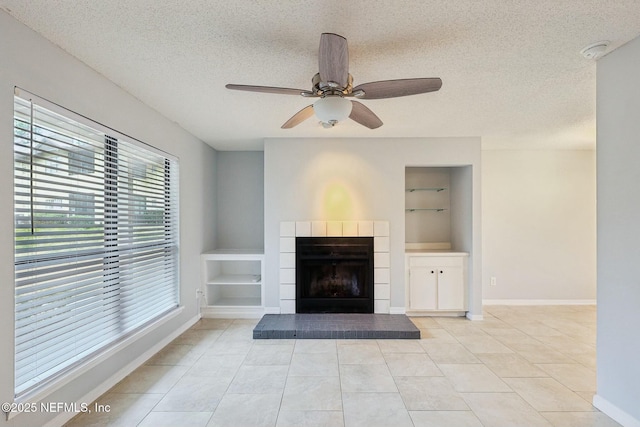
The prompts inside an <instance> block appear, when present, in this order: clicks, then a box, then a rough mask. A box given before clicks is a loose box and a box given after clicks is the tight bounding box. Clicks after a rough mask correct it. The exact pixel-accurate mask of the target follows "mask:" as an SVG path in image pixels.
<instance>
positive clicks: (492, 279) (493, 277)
mask: <svg viewBox="0 0 640 427" xmlns="http://www.w3.org/2000/svg"><path fill="white" fill-rule="evenodd" d="M490 283H491V286H495V285H496V277H495V276H491V282H490Z"/></svg>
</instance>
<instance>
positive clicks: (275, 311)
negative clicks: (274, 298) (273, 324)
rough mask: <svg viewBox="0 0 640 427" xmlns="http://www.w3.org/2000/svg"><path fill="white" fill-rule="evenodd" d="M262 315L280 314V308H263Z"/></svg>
mask: <svg viewBox="0 0 640 427" xmlns="http://www.w3.org/2000/svg"><path fill="white" fill-rule="evenodd" d="M264 314H280V307H265V308H264Z"/></svg>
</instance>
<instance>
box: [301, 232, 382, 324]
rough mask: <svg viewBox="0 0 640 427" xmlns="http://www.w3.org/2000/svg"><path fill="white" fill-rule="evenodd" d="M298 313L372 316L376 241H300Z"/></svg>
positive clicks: (347, 238)
mask: <svg viewBox="0 0 640 427" xmlns="http://www.w3.org/2000/svg"><path fill="white" fill-rule="evenodd" d="M296 312H297V313H373V237H297V238H296Z"/></svg>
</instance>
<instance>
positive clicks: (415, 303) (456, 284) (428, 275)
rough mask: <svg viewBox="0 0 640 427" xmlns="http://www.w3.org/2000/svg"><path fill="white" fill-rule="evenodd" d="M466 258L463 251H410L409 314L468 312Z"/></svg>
mask: <svg viewBox="0 0 640 427" xmlns="http://www.w3.org/2000/svg"><path fill="white" fill-rule="evenodd" d="M467 258H468V254H466V253H463V252H408V253H407V254H406V271H407V283H408V289H407V300H408V301H407V313H408V314H414V315H419V314H429V313H431V312H439V313H442V312H449V313H458V312H459V314H463V312H465V311H466V310H467V302H466V301H467V298H466V283H467V281H466V276H467Z"/></svg>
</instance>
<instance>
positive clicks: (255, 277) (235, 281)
mask: <svg viewBox="0 0 640 427" xmlns="http://www.w3.org/2000/svg"><path fill="white" fill-rule="evenodd" d="M261 284H262V280H261V276H260V275H259V274H224V275H221V276H216V277H214V278H213V279H211V280H209V281H208V282H207V285H261Z"/></svg>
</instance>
